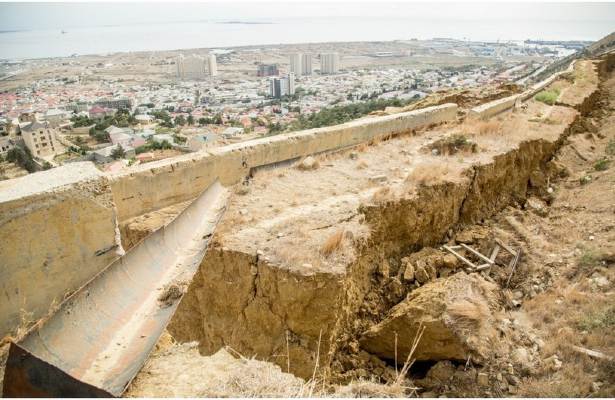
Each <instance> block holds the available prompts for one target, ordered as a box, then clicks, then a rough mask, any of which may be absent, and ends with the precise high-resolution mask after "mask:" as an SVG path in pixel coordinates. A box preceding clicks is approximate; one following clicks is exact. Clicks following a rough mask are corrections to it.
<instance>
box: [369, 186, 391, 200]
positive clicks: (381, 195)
mask: <svg viewBox="0 0 615 400" xmlns="http://www.w3.org/2000/svg"><path fill="white" fill-rule="evenodd" d="M390 198H391V188H390V187H388V186H384V187H381V188H379V189H378V190H376V192H375V193H374V195H373V196H372V201H374V202H375V203H383V202H385V201H387V200H388V199H390Z"/></svg>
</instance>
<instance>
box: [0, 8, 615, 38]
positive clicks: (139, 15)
mask: <svg viewBox="0 0 615 400" xmlns="http://www.w3.org/2000/svg"><path fill="white" fill-rule="evenodd" d="M0 15H1V16H2V19H1V22H0V31H12V30H38V29H55V28H59V29H69V28H82V27H95V26H119V25H129V24H161V23H171V22H189V21H204V20H205V21H206V20H223V21H224V20H233V21H234V20H240V21H267V20H278V19H286V18H288V19H292V18H308V17H311V18H315V17H336V18H339V17H387V18H404V17H406V18H407V17H413V18H417V17H421V18H425V19H437V20H466V21H467V20H476V19H485V18H488V19H491V20H511V19H523V20H531V19H536V20H540V19H550V20H555V21H586V22H587V23H588V24H590V23H592V21H605V20H610V21H615V3H572V2H567V3H534V2H531V3H530V2H525V3H520V2H515V3H504V2H497V3H495V2H489V3H462V2H455V3H443V2H438V3H434V2H430V3H418V2H417V3H408V2H404V3H392V2H358V1H354V2H348V1H346V2H301V1H290V2H289V1H287V2H256V1H250V2H228V1H227V2H209V3H180V2H173V3H165V2H155V3H149V2H148V3H144V2H140V3H123V2H122V3H119V2H113V3H100V2H99V3H74V2H71V3H0ZM613 26H614V29H615V24H614V25H613Z"/></svg>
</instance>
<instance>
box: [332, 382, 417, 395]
mask: <svg viewBox="0 0 615 400" xmlns="http://www.w3.org/2000/svg"><path fill="white" fill-rule="evenodd" d="M333 397H344V398H366V397H369V398H402V397H407V394H406V389H405V388H404V387H403V386H401V385H390V384H384V383H378V382H374V381H368V380H359V381H356V382H351V383H349V384H348V385H344V386H338V387H336V389H335V393H334V394H333Z"/></svg>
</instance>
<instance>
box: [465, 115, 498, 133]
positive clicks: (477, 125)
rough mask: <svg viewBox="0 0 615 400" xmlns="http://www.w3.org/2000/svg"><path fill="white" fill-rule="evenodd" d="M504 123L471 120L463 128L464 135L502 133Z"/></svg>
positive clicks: (492, 120)
mask: <svg viewBox="0 0 615 400" xmlns="http://www.w3.org/2000/svg"><path fill="white" fill-rule="evenodd" d="M501 129H502V122H501V121H498V120H495V119H491V120H486V121H485V120H479V119H469V120H467V121H466V123H465V124H464V126H463V131H464V133H466V134H468V135H493V134H497V133H500V131H501Z"/></svg>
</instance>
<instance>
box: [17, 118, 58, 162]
mask: <svg viewBox="0 0 615 400" xmlns="http://www.w3.org/2000/svg"><path fill="white" fill-rule="evenodd" d="M21 136H22V138H23V141H24V143H25V145H26V147H27V148H28V149H30V151H31V152H32V155H33V156H34V157H41V158H44V157H49V156H54V155H56V154H57V153H58V152H59V151H60V150H61V148H60V144H59V143H58V139H57V137H56V131H55V129H53V128H51V126H50V125H49V124H48V123H47V122H45V123H42V122H38V121H35V122H32V123H30V124H28V125H25V126H23V127H22V128H21Z"/></svg>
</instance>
